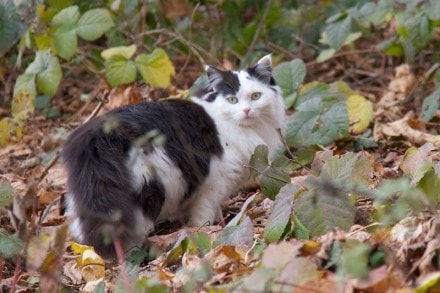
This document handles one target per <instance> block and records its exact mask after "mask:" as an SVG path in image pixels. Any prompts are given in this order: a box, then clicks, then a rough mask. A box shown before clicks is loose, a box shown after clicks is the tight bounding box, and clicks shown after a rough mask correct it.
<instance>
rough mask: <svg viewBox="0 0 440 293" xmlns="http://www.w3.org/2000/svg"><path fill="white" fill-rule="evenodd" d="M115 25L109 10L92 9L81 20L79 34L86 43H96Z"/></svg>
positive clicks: (78, 27) (78, 28)
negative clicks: (95, 41)
mask: <svg viewBox="0 0 440 293" xmlns="http://www.w3.org/2000/svg"><path fill="white" fill-rule="evenodd" d="M114 25H115V24H114V22H113V20H112V18H111V16H110V13H109V12H108V11H107V9H103V8H97V9H91V10H89V11H87V12H86V13H84V14H83V15H82V16H81V18H80V19H79V21H78V26H77V33H78V35H79V36H80V37H81V38H83V39H84V40H86V41H94V40H96V39H97V38H99V37H101V36H102V35H103V34H104V33H105V32H107V31H108V30H109V29H110V28H111V27H112V26H114Z"/></svg>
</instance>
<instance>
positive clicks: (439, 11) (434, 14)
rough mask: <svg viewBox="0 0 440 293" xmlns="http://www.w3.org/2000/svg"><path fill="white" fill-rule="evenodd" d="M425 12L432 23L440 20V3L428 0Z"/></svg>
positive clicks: (436, 0) (435, 0)
mask: <svg viewBox="0 0 440 293" xmlns="http://www.w3.org/2000/svg"><path fill="white" fill-rule="evenodd" d="M425 11H426V13H427V14H428V16H429V18H430V19H431V20H433V21H438V20H440V1H438V0H429V2H428V5H427V7H426V10H425Z"/></svg>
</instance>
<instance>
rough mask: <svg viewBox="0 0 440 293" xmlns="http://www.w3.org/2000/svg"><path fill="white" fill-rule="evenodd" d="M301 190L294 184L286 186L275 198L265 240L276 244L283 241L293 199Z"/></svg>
mask: <svg viewBox="0 0 440 293" xmlns="http://www.w3.org/2000/svg"><path fill="white" fill-rule="evenodd" d="M298 191H299V188H298V187H297V186H296V185H294V184H288V185H285V186H284V187H283V188H281V190H280V192H279V193H278V195H277V197H276V198H275V202H274V206H273V209H272V212H271V214H270V216H269V219H268V221H267V224H266V227H265V228H264V239H266V241H268V242H275V241H278V240H280V239H281V236H282V235H283V234H284V232H285V230H286V227H287V226H288V224H289V221H290V216H291V213H292V206H293V199H294V196H295V194H297V193H298Z"/></svg>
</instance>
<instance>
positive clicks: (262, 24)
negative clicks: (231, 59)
mask: <svg viewBox="0 0 440 293" xmlns="http://www.w3.org/2000/svg"><path fill="white" fill-rule="evenodd" d="M273 2H274V1H273V0H267V1H266V6H265V7H264V11H263V16H262V17H261V19H260V22H259V23H258V26H257V29H256V30H255V33H254V36H253V38H252V41H251V43H250V45H249V47H248V49H247V50H246V54H245V55H244V57H243V62H247V59H248V58H249V54H250V53H252V51H253V50H254V47H255V44H256V43H257V41H258V37H259V36H260V33H261V31H262V30H263V28H264V27H265V26H266V18H267V15H268V14H269V10H270V8H271V7H272V4H273ZM241 66H243V64H241Z"/></svg>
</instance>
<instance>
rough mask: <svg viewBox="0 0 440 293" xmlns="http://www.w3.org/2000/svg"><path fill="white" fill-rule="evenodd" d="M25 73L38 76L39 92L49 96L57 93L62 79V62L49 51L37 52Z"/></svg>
mask: <svg viewBox="0 0 440 293" xmlns="http://www.w3.org/2000/svg"><path fill="white" fill-rule="evenodd" d="M25 73H28V74H36V75H37V86H38V91H39V92H41V93H44V94H46V95H49V96H53V95H54V94H55V93H56V91H57V89H58V86H59V84H60V81H61V77H62V71H61V66H60V62H59V61H58V58H57V57H55V56H53V55H52V54H51V53H50V51H49V50H46V51H37V53H36V56H35V60H34V62H32V63H31V64H30V65H29V66H28V68H26V71H25Z"/></svg>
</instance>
